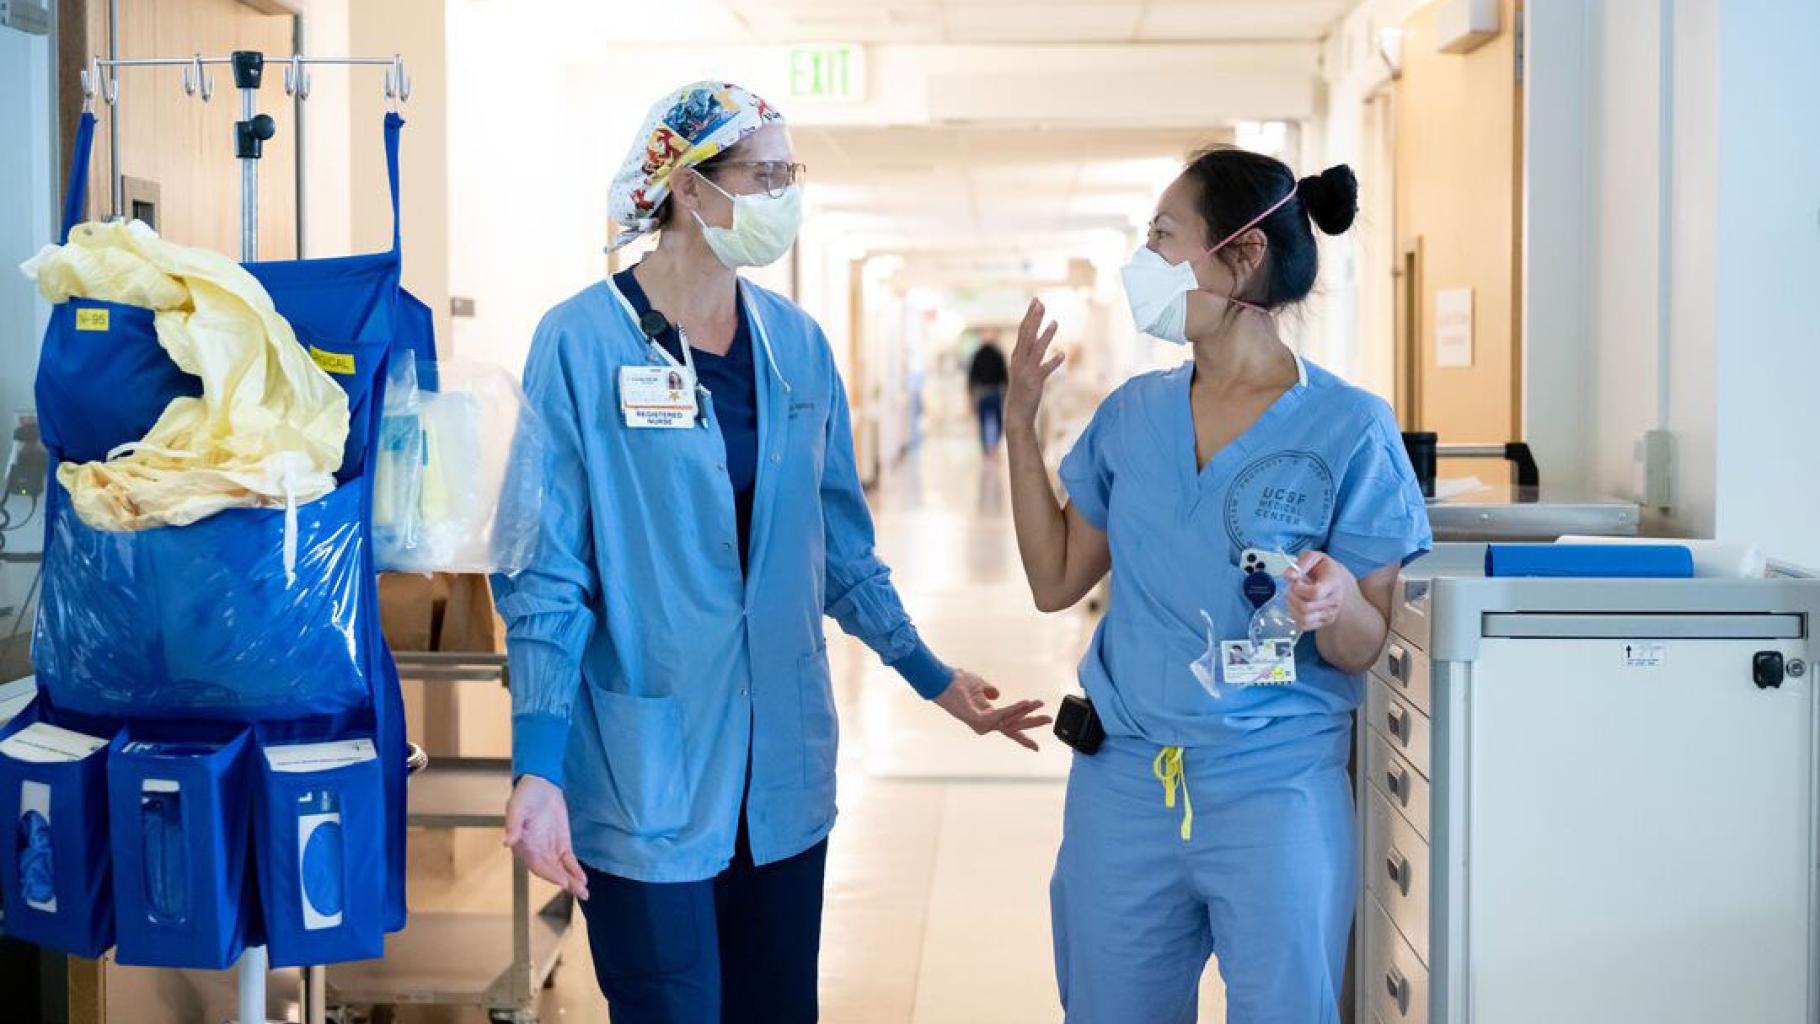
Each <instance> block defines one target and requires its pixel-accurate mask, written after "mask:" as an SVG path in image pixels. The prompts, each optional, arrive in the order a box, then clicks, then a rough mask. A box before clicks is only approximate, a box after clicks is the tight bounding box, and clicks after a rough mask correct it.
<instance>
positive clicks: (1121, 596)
mask: <svg viewBox="0 0 1820 1024" xmlns="http://www.w3.org/2000/svg"><path fill="white" fill-rule="evenodd" d="M1357 201H1358V186H1357V183H1356V181H1355V180H1354V178H1353V175H1352V172H1351V170H1349V169H1347V168H1345V167H1336V168H1333V169H1330V170H1328V171H1326V172H1325V173H1323V174H1321V175H1319V176H1316V177H1311V178H1304V179H1302V180H1301V181H1299V182H1298V181H1297V180H1296V178H1295V176H1294V175H1293V174H1292V173H1291V172H1290V170H1289V168H1287V167H1285V166H1284V165H1283V164H1282V163H1281V162H1279V161H1277V160H1275V159H1273V158H1271V157H1267V156H1260V155H1258V154H1255V153H1248V152H1244V151H1241V150H1236V149H1216V150H1211V151H1208V152H1205V153H1203V154H1201V155H1199V156H1197V157H1196V158H1195V159H1194V160H1193V161H1192V162H1191V163H1190V164H1189V165H1188V166H1187V168H1186V169H1185V170H1184V171H1183V172H1182V174H1181V176H1180V177H1179V178H1177V179H1176V180H1175V182H1174V183H1173V184H1172V185H1170V186H1169V188H1168V189H1167V190H1166V191H1165V192H1164V193H1163V196H1162V198H1161V200H1160V201H1159V202H1158V203H1157V207H1156V214H1155V218H1154V220H1152V222H1151V225H1150V234H1149V239H1148V242H1147V243H1146V244H1145V245H1144V246H1143V247H1142V248H1140V249H1139V250H1138V252H1137V254H1136V256H1135V257H1134V258H1133V259H1132V262H1131V263H1130V265H1128V266H1127V267H1126V268H1125V271H1124V282H1125V288H1126V292H1127V297H1128V298H1129V300H1130V304H1131V310H1132V314H1133V317H1134V318H1135V321H1136V325H1137V327H1138V329H1139V330H1140V331H1143V332H1145V333H1147V334H1151V335H1153V336H1155V337H1158V338H1161V339H1163V340H1166V341H1172V342H1176V343H1178V344H1183V345H1188V346H1191V352H1192V354H1193V358H1192V359H1191V360H1190V361H1188V362H1185V363H1183V364H1182V365H1181V366H1178V367H1176V368H1175V369H1173V370H1168V371H1164V372H1159V373H1149V374H1144V375H1142V376H1139V377H1137V378H1135V379H1133V380H1131V381H1129V382H1127V383H1126V384H1125V385H1123V386H1122V387H1120V388H1119V389H1118V390H1117V391H1115V392H1113V393H1112V395H1110V396H1109V397H1108V398H1107V399H1106V400H1105V402H1104V403H1103V404H1101V406H1100V408H1099V410H1098V411H1097V412H1096V413H1095V415H1094V417H1093V420H1092V422H1091V423H1090V424H1089V425H1088V427H1087V428H1086V431H1085V433H1084V434H1083V435H1082V436H1081V438H1080V440H1079V441H1078V442H1077V443H1076V444H1075V446H1074V448H1073V450H1072V451H1070V452H1069V453H1068V455H1067V457H1066V458H1065V459H1064V460H1063V461H1062V465H1061V482H1062V486H1063V488H1064V489H1065V490H1066V492H1067V500H1066V504H1065V505H1064V504H1062V503H1060V502H1058V500H1057V498H1056V494H1055V492H1054V490H1053V489H1052V488H1051V485H1050V482H1049V478H1048V476H1047V474H1046V473H1045V470H1044V463H1043V453H1042V451H1041V444H1040V440H1039V437H1038V434H1037V432H1036V429H1035V422H1036V411H1037V406H1038V403H1039V402H1040V400H1041V397H1042V391H1043V385H1044V382H1045V381H1046V380H1047V379H1048V377H1049V375H1050V374H1051V373H1053V372H1054V371H1055V369H1056V367H1057V366H1059V365H1060V362H1061V360H1060V358H1059V357H1057V358H1049V357H1047V351H1048V346H1049V342H1050V339H1051V338H1052V337H1053V335H1054V332H1055V328H1054V325H1050V326H1049V327H1047V328H1046V329H1045V328H1043V327H1042V318H1043V310H1042V307H1041V306H1040V305H1037V304H1034V303H1033V304H1032V306H1031V309H1030V311H1029V313H1028V314H1027V315H1026V317H1025V319H1024V323H1023V326H1022V329H1021V330H1020V332H1019V336H1018V344H1017V349H1016V351H1015V352H1014V353H1013V356H1012V368H1011V386H1010V395H1009V401H1008V403H1007V409H1006V427H1007V437H1008V444H1009V454H1010V466H1011V475H1012V497H1013V503H1014V512H1015V515H1016V521H1017V535H1018V544H1019V547H1020V549H1021V551H1022V553H1023V559H1024V569H1025V573H1026V574H1027V576H1028V577H1029V581H1030V589H1031V592H1032V594H1033V595H1034V596H1035V598H1036V603H1037V605H1038V606H1039V607H1041V608H1043V609H1044V610H1047V611H1057V610H1061V609H1064V608H1069V607H1072V606H1073V605H1074V604H1075V603H1076V602H1078V601H1079V600H1080V599H1081V598H1082V596H1084V595H1085V594H1086V593H1087V592H1088V591H1089V590H1091V589H1092V588H1093V587H1094V586H1095V585H1096V584H1097V583H1098V582H1099V580H1100V579H1101V578H1102V577H1104V576H1105V575H1106V573H1107V572H1108V571H1110V572H1111V574H1112V598H1111V604H1110V607H1109V609H1108V611H1107V612H1106V615H1105V618H1104V620H1103V621H1102V622H1101V623H1100V624H1099V628H1098V631H1097V632H1096V633H1095V634H1094V638H1093V642H1092V646H1091V648H1090V649H1089V651H1088V653H1087V655H1086V657H1085V659H1084V660H1083V661H1082V662H1081V668H1080V678H1081V682H1082V684H1083V686H1084V688H1085V689H1086V692H1087V696H1088V699H1089V700H1090V701H1091V702H1092V704H1093V707H1094V709H1095V711H1096V712H1097V714H1098V716H1099V718H1100V719H1101V721H1102V724H1103V726H1104V729H1105V732H1106V737H1107V738H1106V740H1105V742H1104V743H1103V744H1102V745H1101V747H1100V748H1099V750H1098V752H1097V753H1095V754H1092V755H1087V754H1084V753H1077V754H1076V756H1075V758H1074V766H1073V770H1072V772H1071V774H1070V776H1069V781H1068V797H1067V804H1066V808H1067V809H1066V811H1065V817H1064V822H1063V838H1062V846H1061V850H1060V852H1059V853H1058V854H1057V857H1056V865H1055V875H1054V879H1053V881H1052V882H1051V904H1052V906H1051V909H1052V912H1053V926H1054V939H1055V965H1056V978H1057V981H1058V982H1059V984H1060V986H1061V996H1062V1003H1063V1005H1064V1006H1065V1007H1066V1009H1067V1016H1068V1020H1069V1021H1071V1022H1075V1024H1123V1022H1128V1021H1144V1022H1146V1024H1174V1022H1181V1021H1192V1020H1194V1019H1195V1010H1196V988H1197V984H1198V982H1199V979H1200V977H1201V973H1202V970H1203V968H1204V967H1205V966H1206V963H1207V958H1208V956H1209V955H1210V954H1212V955H1217V957H1218V959H1219V966H1220V972H1221V974H1222V975H1223V977H1224V979H1225V983H1226V998H1227V1005H1228V1007H1229V1015H1228V1017H1227V1020H1228V1021H1230V1022H1232V1024H1264V1022H1271V1024H1323V1022H1333V1021H1338V1020H1339V1003H1340V1000H1341V998H1342V992H1341V972H1342V970H1343V968H1344V959H1345V954H1346V937H1347V929H1348V925H1349V923H1350V921H1351V918H1352V912H1353V893H1354V881H1355V878H1356V877H1357V865H1356V864H1355V863H1354V849H1353V837H1354V822H1353V808H1352V799H1351V794H1350V789H1349V786H1348V781H1347V770H1346V764H1347V752H1348V749H1349V747H1350V743H1351V730H1352V711H1353V709H1354V708H1356V707H1357V706H1358V704H1359V698H1360V693H1361V682H1362V681H1361V673H1363V672H1364V671H1365V670H1366V668H1367V667H1368V666H1370V665H1371V664H1372V663H1373V661H1374V660H1375V659H1376V657H1377V655H1378V652H1379V650H1380V649H1381V648H1382V647H1383V645H1384V640H1385V635H1386V632H1387V629H1388V625H1387V623H1388V617H1389V611H1390V607H1391V592H1392V590H1393V588H1394V585H1395V580H1396V576H1397V571H1398V569H1399V567H1401V566H1402V565H1404V564H1405V563H1407V562H1408V561H1410V560H1411V559H1413V558H1415V557H1417V556H1419V555H1421V554H1422V553H1424V552H1425V551H1427V550H1428V548H1429V546H1430V543H1431V536H1430V533H1429V528H1428V521H1427V516H1426V513H1425V510H1424V505H1423V501H1422V493H1421V491H1420V489H1419V488H1418V486H1417V484H1416V480H1415V475H1414V473H1413V471H1412V470H1411V469H1410V466H1409V463H1408V459H1407V457H1406V456H1405V455H1404V452H1403V446H1402V443H1401V440H1400V435H1399V433H1398V430H1397V425H1396V422H1395V420H1394V419H1393V418H1392V416H1391V413H1390V409H1389V408H1388V407H1387V406H1386V405H1385V404H1384V402H1382V401H1380V400H1379V399H1377V398H1376V397H1373V396H1372V395H1370V394H1367V393H1365V392H1364V391H1361V390H1359V389H1357V388H1354V387H1351V386H1349V385H1348V384H1346V383H1345V382H1344V381H1342V380H1340V379H1339V378H1337V377H1335V376H1334V375H1333V374H1331V373H1328V372H1327V371H1325V370H1323V369H1321V368H1320V367H1318V366H1315V365H1313V364H1311V363H1309V362H1307V361H1305V360H1303V359H1301V358H1299V357H1298V356H1297V355H1296V354H1295V352H1293V351H1291V350H1290V348H1289V347H1288V346H1287V345H1285V344H1284V343H1283V341H1282V339H1281V338H1280V337H1279V335H1278V332H1277V320H1276V316H1277V314H1278V313H1279V312H1281V311H1283V310H1285V309H1287V308H1290V307H1293V306H1294V305H1295V304H1296V303H1298V302H1300V301H1301V300H1302V299H1303V298H1305V297H1306V296H1307V295H1308V294H1309V291H1310V289H1311V288H1312V287H1313V286H1314V283H1315V268H1316V258H1315V241H1314V235H1313V232H1312V231H1311V230H1310V224H1311V222H1312V224H1313V226H1314V227H1318V228H1320V229H1321V230H1322V231H1324V232H1326V233H1327V234H1337V233H1339V232H1342V231H1345V230H1346V228H1347V227H1348V226H1349V225H1350V224H1351V223H1352V219H1353V214H1354V212H1355V210H1356V209H1357ZM1279 554H1286V555H1288V556H1289V558H1288V559H1281V558H1277V557H1275V556H1277V555H1279ZM1248 555H1249V556H1250V557H1247V556H1248ZM1260 559H1262V560H1263V563H1264V564H1265V568H1264V569H1263V570H1262V571H1260V572H1256V573H1253V572H1249V571H1248V567H1251V566H1254V565H1256V564H1258V563H1259V560H1260ZM1291 566H1292V567H1291ZM1272 568H1274V569H1275V570H1276V571H1275V572H1272V571H1271V569H1272ZM1282 588H1287V604H1288V608H1289V612H1290V613H1291V615H1292V617H1293V620H1294V622H1295V624H1296V625H1298V626H1299V627H1300V628H1301V630H1302V631H1303V633H1302V635H1301V638H1300V640H1299V642H1298V643H1297V644H1296V645H1295V646H1294V647H1293V651H1294V658H1293V679H1292V680H1291V681H1287V682H1281V681H1279V682H1274V683H1259V682H1257V681H1256V680H1257V679H1259V678H1260V676H1259V675H1258V672H1259V669H1260V664H1259V662H1260V658H1261V657H1262V658H1264V660H1268V657H1267V656H1268V651H1267V650H1266V649H1265V648H1264V647H1260V648H1257V649H1253V648H1252V647H1251V646H1250V642H1249V640H1250V634H1249V626H1250V623H1251V620H1252V617H1253V614H1254V612H1255V611H1256V610H1257V609H1258V608H1259V607H1262V606H1263V605H1265V604H1267V603H1268V601H1269V600H1270V599H1271V597H1272V596H1273V595H1274V594H1275V593H1276V592H1278V591H1280V590H1281V589H1282Z"/></svg>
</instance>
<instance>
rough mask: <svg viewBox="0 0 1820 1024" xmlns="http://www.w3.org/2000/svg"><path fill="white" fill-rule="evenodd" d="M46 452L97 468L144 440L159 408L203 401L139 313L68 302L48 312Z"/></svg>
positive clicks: (40, 396) (41, 407)
mask: <svg viewBox="0 0 1820 1024" xmlns="http://www.w3.org/2000/svg"><path fill="white" fill-rule="evenodd" d="M35 387H36V397H37V405H38V423H39V427H40V429H41V430H42V431H43V436H44V446H45V447H46V448H48V449H49V450H50V453H51V455H52V456H53V457H54V458H56V459H57V460H58V461H60V462H99V461H101V460H102V459H105V458H107V453H108V452H110V451H113V450H114V449H115V448H117V447H119V446H120V445H123V444H126V443H128V442H130V441H137V440H139V439H140V438H142V437H144V436H145V433H146V431H148V430H150V429H151V428H152V424H154V423H156V422H158V417H159V416H161V415H163V414H164V407H165V406H167V405H169V404H170V402H171V399H173V398H177V397H179V396H184V395H189V396H194V395H200V394H202V380H201V378H199V377H192V376H190V375H189V374H187V373H184V372H183V371H182V370H180V369H178V368H177V364H176V363H173V362H171V357H170V354H169V353H167V352H165V351H164V346H162V345H160V344H158V332H157V331H156V330H155V329H154V328H153V313H152V311H151V310H149V309H146V308H145V307H143V306H126V305H121V304H120V303H118V302H100V301H97V300H94V299H70V300H69V301H68V302H62V303H59V304H57V305H56V306H55V307H54V308H53V309H52V310H51V321H50V327H49V329H48V330H47V331H46V333H45V342H44V350H43V352H42V354H41V355H40V356H39V361H38V378H37V382H36V385H35Z"/></svg>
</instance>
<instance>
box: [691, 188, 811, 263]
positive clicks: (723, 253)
mask: <svg viewBox="0 0 1820 1024" xmlns="http://www.w3.org/2000/svg"><path fill="white" fill-rule="evenodd" d="M701 180H703V181H706V182H707V183H708V185H709V186H710V187H712V188H713V189H714V191H716V192H719V193H720V194H721V195H723V196H726V197H727V198H728V199H730V200H732V201H733V226H732V227H730V228H717V227H715V226H713V225H712V224H709V223H708V222H707V221H704V220H702V219H701V214H700V213H696V214H695V221H696V223H698V224H700V225H701V233H702V238H703V239H704V240H706V241H707V243H708V248H709V249H712V250H713V251H714V255H716V256H718V257H720V261H721V262H722V263H723V264H725V265H726V266H727V268H728V269H729V270H738V269H739V268H740V267H765V266H770V265H771V264H773V263H776V262H777V261H778V260H780V259H782V258H783V255H784V253H787V252H789V251H790V246H792V245H794V244H796V233H797V231H799V230H800V229H801V228H802V225H803V190H802V188H801V187H799V186H796V185H791V186H789V187H788V188H785V189H784V190H783V191H782V192H781V193H779V194H777V195H775V196H773V195H770V194H768V193H765V192H754V193H752V194H751V195H745V196H736V195H734V194H732V193H731V192H728V191H727V190H726V189H724V188H721V187H720V186H719V185H716V184H714V182H713V181H711V180H710V179H708V178H707V177H706V176H703V177H702V179H701Z"/></svg>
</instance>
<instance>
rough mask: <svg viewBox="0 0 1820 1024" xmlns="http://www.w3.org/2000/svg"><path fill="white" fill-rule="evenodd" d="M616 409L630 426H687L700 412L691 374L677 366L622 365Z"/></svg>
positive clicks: (686, 427) (639, 428) (672, 428)
mask: <svg viewBox="0 0 1820 1024" xmlns="http://www.w3.org/2000/svg"><path fill="white" fill-rule="evenodd" d="M619 412H620V415H622V416H624V417H625V420H626V426H627V427H630V428H632V429H634V430H687V429H689V428H690V427H693V426H695V422H696V419H697V418H698V416H699V415H700V406H699V405H698V400H697V398H696V393H695V375H694V374H693V373H690V372H689V370H688V368H687V367H679V366H622V367H620V368H619Z"/></svg>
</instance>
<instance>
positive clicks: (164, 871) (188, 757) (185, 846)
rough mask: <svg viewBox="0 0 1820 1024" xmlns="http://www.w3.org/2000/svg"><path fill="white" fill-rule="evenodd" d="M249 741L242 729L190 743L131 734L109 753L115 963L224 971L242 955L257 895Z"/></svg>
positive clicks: (131, 732) (130, 732) (133, 732)
mask: <svg viewBox="0 0 1820 1024" xmlns="http://www.w3.org/2000/svg"><path fill="white" fill-rule="evenodd" d="M250 746H251V738H250V736H249V734H248V733H246V732H245V731H242V732H240V733H239V734H237V735H235V736H233V737H232V738H231V739H229V740H228V741H226V742H189V741H183V740H160V739H147V738H141V736H140V734H139V733H138V731H137V730H129V731H128V733H127V735H126V737H125V738H124V740H123V741H122V742H121V743H120V744H118V745H116V747H115V749H114V751H113V752H112V754H110V755H109V758H108V809H109V813H110V818H109V834H110V836H111V837H112V845H113V852H114V907H115V914H116V919H117V924H116V929H117V931H118V949H117V951H116V955H117V957H118V958H119V960H120V962H121V963H123V964H129V965H132V966H136V967H193V968H206V969H209V970H220V969H222V968H225V967H229V966H232V965H233V963H234V962H235V961H236V960H238V959H239V957H240V952H241V950H242V949H243V948H245V946H246V929H247V918H246V917H245V916H243V915H242V913H241V911H242V908H243V907H250V906H251V904H252V899H253V886H252V882H253V876H252V873H251V872H249V871H248V870H247V868H248V861H249V858H250V850H251V846H250V844H249V843H248V842H247V838H248V830H249V828H250V826H251V823H252V808H253V804H252V790H251V787H250V786H249V785H248V783H247V770H248V763H247V757H246V753H247V750H248V749H249V748H250Z"/></svg>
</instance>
